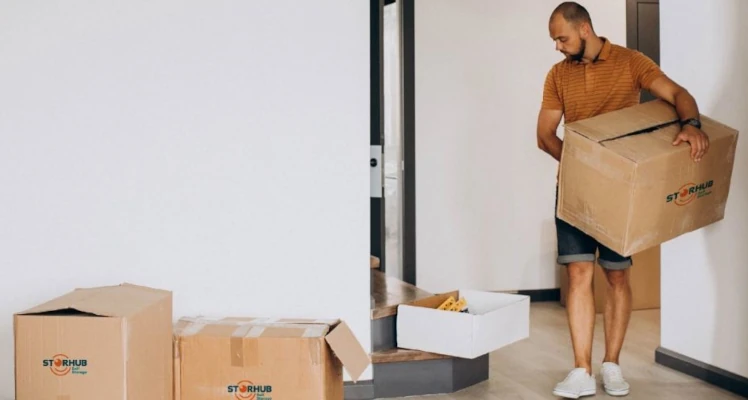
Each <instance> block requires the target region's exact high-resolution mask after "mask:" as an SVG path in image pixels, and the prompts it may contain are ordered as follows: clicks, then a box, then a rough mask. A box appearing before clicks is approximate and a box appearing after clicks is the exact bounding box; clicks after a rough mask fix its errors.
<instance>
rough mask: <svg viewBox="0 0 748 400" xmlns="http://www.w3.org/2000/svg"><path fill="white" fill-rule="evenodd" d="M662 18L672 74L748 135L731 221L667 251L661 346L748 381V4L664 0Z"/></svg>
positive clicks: (664, 56)
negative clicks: (745, 39)
mask: <svg viewBox="0 0 748 400" xmlns="http://www.w3.org/2000/svg"><path fill="white" fill-rule="evenodd" d="M694 15H698V18H693V16H694ZM660 18H661V22H660V24H661V25H660V28H661V33H660V35H661V36H660V40H661V63H662V66H663V68H664V69H665V71H666V72H667V73H668V74H669V75H670V76H671V78H673V79H674V80H676V81H677V82H679V83H681V84H682V85H684V86H685V87H686V88H687V89H688V90H689V91H691V93H692V94H693V95H694V96H695V97H696V100H697V102H698V104H699V107H700V109H701V112H702V113H703V114H706V115H709V116H711V117H713V118H716V119H718V120H720V121H722V122H724V123H726V124H728V125H730V126H732V127H734V128H736V129H738V130H739V131H740V135H741V136H740V137H739V139H738V149H737V152H736V156H735V157H736V158H735V165H734V170H733V176H732V186H731V188H730V197H729V199H728V203H727V210H726V216H725V220H723V221H722V222H719V223H716V224H713V225H711V226H709V227H706V228H704V229H701V230H699V231H696V232H693V233H691V234H689V235H685V236H683V237H681V238H678V239H675V240H673V241H671V242H669V243H667V244H665V245H663V247H662V341H661V343H662V346H663V347H665V348H667V349H670V350H673V351H676V352H678V353H681V354H684V355H686V356H688V357H692V358H695V359H697V360H699V361H702V362H705V363H708V364H712V365H715V366H717V367H720V368H723V369H725V370H728V371H731V372H733V373H736V374H738V375H741V376H748V341H746V338H748V291H746V289H745V284H746V282H748V268H746V266H747V265H748V261H747V260H748V247H746V245H745V243H746V239H745V236H746V235H748V175H747V173H748V138H746V137H745V135H746V133H748V114H746V113H745V109H746V107H748V76H746V74H745V71H746V69H748V47H746V46H745V44H740V43H739V41H740V40H742V39H743V38H745V37H747V36H748V27H747V26H746V25H745V22H744V21H745V19H746V18H748V2H746V1H745V0H661V1H660ZM694 50H696V53H694Z"/></svg>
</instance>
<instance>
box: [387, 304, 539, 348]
mask: <svg viewBox="0 0 748 400" xmlns="http://www.w3.org/2000/svg"><path fill="white" fill-rule="evenodd" d="M449 296H453V297H454V298H455V299H459V298H460V297H463V298H465V300H467V307H468V311H469V312H468V313H464V312H457V311H441V310H438V309H437V308H438V307H439V305H440V304H442V303H443V302H444V301H445V300H447V299H448V298H449ZM529 335H530V298H529V296H523V295H515V294H507V293H491V292H481V291H475V290H461V291H457V292H451V293H444V294H440V295H436V296H433V297H428V298H425V299H422V300H419V301H416V302H413V303H410V304H407V305H405V304H404V305H400V306H398V310H397V347H399V348H403V349H411V350H420V351H426V352H429V353H437V354H444V355H448V356H453V357H460V358H467V359H474V358H477V357H480V356H482V355H484V354H487V353H490V352H492V351H494V350H497V349H499V348H502V347H504V346H507V345H509V344H512V343H514V342H517V341H519V340H522V339H525V338H527V337H529Z"/></svg>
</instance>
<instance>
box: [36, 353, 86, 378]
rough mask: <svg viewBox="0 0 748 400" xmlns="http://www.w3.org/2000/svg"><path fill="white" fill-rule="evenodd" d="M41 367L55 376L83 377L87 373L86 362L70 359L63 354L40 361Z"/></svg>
mask: <svg viewBox="0 0 748 400" xmlns="http://www.w3.org/2000/svg"><path fill="white" fill-rule="evenodd" d="M42 366H43V367H45V368H49V370H50V371H52V373H53V374H55V375H57V376H65V375H68V374H74V375H85V374H87V373H88V371H86V367H88V360H85V359H71V358H70V357H68V356H66V355H65V354H55V356H54V357H52V358H51V359H47V360H42Z"/></svg>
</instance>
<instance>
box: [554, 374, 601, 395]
mask: <svg viewBox="0 0 748 400" xmlns="http://www.w3.org/2000/svg"><path fill="white" fill-rule="evenodd" d="M596 392H597V382H595V377H594V376H592V375H590V374H588V373H587V370H586V369H584V368H574V369H573V370H571V372H569V375H567V376H566V379H564V380H563V382H560V383H559V384H558V385H556V388H555V389H553V395H554V396H559V397H564V398H567V399H578V398H580V397H582V396H594V395H595V394H596Z"/></svg>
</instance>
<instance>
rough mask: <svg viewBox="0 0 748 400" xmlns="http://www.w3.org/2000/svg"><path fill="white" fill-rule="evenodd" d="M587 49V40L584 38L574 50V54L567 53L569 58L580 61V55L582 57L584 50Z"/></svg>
mask: <svg viewBox="0 0 748 400" xmlns="http://www.w3.org/2000/svg"><path fill="white" fill-rule="evenodd" d="M586 49H587V41H586V40H585V39H581V43H580V44H579V51H578V52H576V54H569V58H570V59H571V60H572V61H582V57H584V51H585V50H586Z"/></svg>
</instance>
